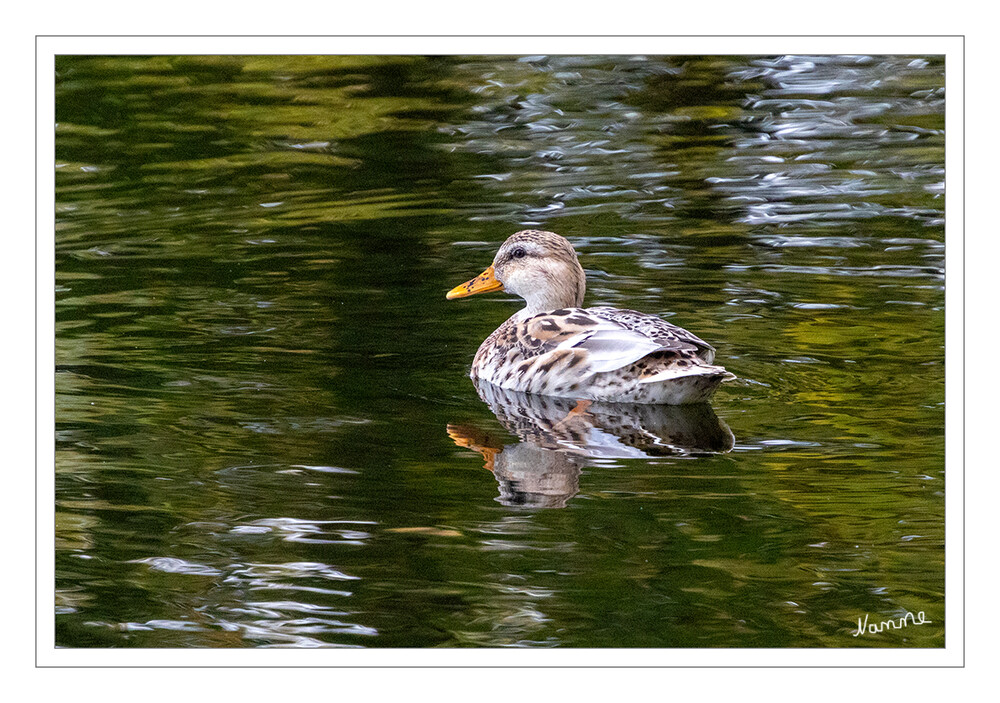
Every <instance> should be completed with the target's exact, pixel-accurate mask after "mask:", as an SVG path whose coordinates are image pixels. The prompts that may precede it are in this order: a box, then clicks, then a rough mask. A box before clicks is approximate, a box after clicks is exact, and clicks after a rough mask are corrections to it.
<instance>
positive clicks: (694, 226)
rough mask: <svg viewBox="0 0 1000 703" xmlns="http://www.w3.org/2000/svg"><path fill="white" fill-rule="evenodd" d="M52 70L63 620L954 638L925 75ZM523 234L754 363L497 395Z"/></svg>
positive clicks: (764, 65)
mask: <svg viewBox="0 0 1000 703" xmlns="http://www.w3.org/2000/svg"><path fill="white" fill-rule="evenodd" d="M56 67H57V76H56V80H55V95H56V115H57V123H58V124H57V125H56V164H55V166H56V168H55V182H56V200H57V202H56V223H57V228H56V252H55V253H56V311H55V312H56V340H55V345H56V369H55V373H56V428H55V429H56V465H55V471H56V495H55V496H54V500H55V505H56V513H55V520H56V538H57V539H56V555H55V557H56V584H55V585H56V603H55V615H54V617H55V622H56V643H57V645H59V646H64V647H267V646H296V647H316V646H341V647H433V646H448V647H461V646H493V647H496V646H519V647H702V646H709V647H719V646H725V647H855V646H860V647H864V646H878V647H908V646H910V647H912V646H918V647H940V646H943V644H944V638H945V634H944V633H945V627H946V622H945V618H944V615H945V614H944V478H945V477H944V413H945V408H944V363H943V362H944V222H943V217H944V185H943V184H944V168H943V164H944V65H943V62H941V61H940V60H937V59H935V58H933V57H924V58H917V57H838V58H832V57H735V56H732V57H526V58H523V59H518V58H516V57H499V58H489V57H194V56H189V57H117V58H116V57H68V56H67V57H60V58H59V59H58V60H57V62H56ZM526 227H540V228H545V229H550V230H553V231H556V232H558V233H560V234H562V235H564V236H566V237H568V238H569V239H570V240H571V241H572V242H573V244H574V246H575V247H576V248H577V251H578V252H579V254H580V259H581V262H582V264H583V266H584V268H585V269H586V271H587V274H588V294H587V304H588V305H613V306H619V307H628V308H633V309H637V310H642V311H645V312H652V313H658V314H660V315H662V316H664V317H667V318H669V319H670V320H671V321H672V322H674V323H677V324H680V325H682V326H684V327H686V328H688V329H690V330H691V331H692V332H694V333H695V334H697V335H698V336H700V337H702V338H703V339H705V340H706V341H708V342H710V343H711V344H713V345H714V346H715V347H716V348H717V350H718V355H717V361H718V362H719V363H721V364H723V365H724V366H726V368H728V369H729V370H730V371H732V372H733V373H734V374H736V375H737V376H738V380H737V381H735V382H732V383H729V384H726V385H725V386H724V387H723V388H722V389H720V390H719V392H718V393H717V394H716V395H715V397H714V398H713V400H712V403H711V407H710V408H709V407H700V408H693V409H670V408H661V409H657V408H645V409H643V408H635V407H631V408H629V407H625V408H610V409H609V408H595V409H594V411H593V412H591V413H589V414H588V415H586V416H582V417H574V419H572V421H571V422H570V423H569V424H559V423H560V420H562V419H563V418H564V417H566V414H567V413H568V410H569V408H570V407H572V404H570V405H569V406H565V405H563V404H560V402H558V401H552V400H551V399H549V400H545V399H541V400H539V399H523V398H521V399H518V398H513V399H512V398H504V397H497V396H496V394H494V395H490V394H489V392H488V389H487V390H486V391H483V397H482V398H481V397H480V391H479V390H477V388H476V387H475V386H474V385H473V383H472V382H471V381H470V379H469V378H468V375H467V374H468V369H469V366H470V364H471V361H472V356H473V354H474V353H475V350H476V348H477V347H478V345H479V343H480V342H481V341H482V339H484V338H485V337H486V335H488V334H489V333H490V332H491V331H492V330H493V329H494V328H495V327H496V326H498V325H499V324H500V323H501V322H502V321H503V320H504V319H506V317H507V316H509V315H510V314H512V313H513V312H514V310H515V309H516V305H517V303H516V302H515V301H514V300H513V299H511V298H509V297H506V296H505V295H504V294H494V295H492V296H477V297H475V298H470V299H468V300H457V301H446V300H445V298H444V294H445V292H446V291H448V290H449V289H450V288H451V287H453V286H454V285H456V284H458V283H461V282H462V281H465V280H466V279H468V278H470V277H471V276H473V275H475V274H477V273H479V272H480V271H481V270H482V269H483V268H485V266H486V265H488V264H489V262H490V261H491V259H492V256H493V252H494V251H495V249H496V247H497V246H498V245H499V243H500V242H501V241H503V239H504V238H505V237H506V236H508V235H509V234H511V233H513V232H514V231H516V230H518V229H523V228H526ZM917 611H925V612H926V616H927V619H929V620H931V621H933V623H932V624H924V625H919V626H910V627H908V628H906V629H905V630H902V631H887V632H884V633H882V634H878V635H870V636H864V637H853V636H852V632H853V631H855V630H856V628H857V620H858V618H859V617H862V618H863V617H864V616H865V615H866V614H868V615H870V619H871V621H876V620H882V619H885V618H889V617H893V618H899V617H900V616H902V615H903V614H905V613H906V612H913V613H916V612H917Z"/></svg>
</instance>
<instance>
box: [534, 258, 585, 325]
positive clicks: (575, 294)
mask: <svg viewBox="0 0 1000 703" xmlns="http://www.w3.org/2000/svg"><path fill="white" fill-rule="evenodd" d="M580 274H583V270H581V271H580ZM586 290H587V284H586V278H584V276H583V275H580V276H579V277H575V280H571V281H560V282H558V283H556V284H553V285H550V286H544V287H539V288H534V289H532V290H530V291H527V292H526V293H524V294H522V297H523V298H524V302H525V306H524V309H523V310H520V311H519V312H518V315H519V316H520V318H521V319H524V318H528V317H531V316H532V315H538V314H539V313H543V312H551V311H553V310H559V309H560V308H578V307H581V306H582V305H583V296H584V294H585V293H586Z"/></svg>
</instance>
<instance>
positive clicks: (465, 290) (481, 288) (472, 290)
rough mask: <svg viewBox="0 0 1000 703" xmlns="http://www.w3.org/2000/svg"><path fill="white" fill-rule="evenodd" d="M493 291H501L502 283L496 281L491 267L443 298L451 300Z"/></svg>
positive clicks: (456, 287)
mask: <svg viewBox="0 0 1000 703" xmlns="http://www.w3.org/2000/svg"><path fill="white" fill-rule="evenodd" d="M495 290H503V283H501V282H500V281H498V280H497V277H496V274H495V273H494V271H493V266H492V265H491V266H490V267H489V268H488V269H486V270H485V271H483V272H482V273H481V274H479V275H478V276H476V277H475V278H473V279H472V280H471V281H466V282H465V283H463V284H462V285H460V286H455V287H454V288H452V289H451V290H450V291H448V295H446V296H445V297H446V298H448V300H451V299H452V298H464V297H465V296H467V295H475V294H476V293H489V292H491V291H495Z"/></svg>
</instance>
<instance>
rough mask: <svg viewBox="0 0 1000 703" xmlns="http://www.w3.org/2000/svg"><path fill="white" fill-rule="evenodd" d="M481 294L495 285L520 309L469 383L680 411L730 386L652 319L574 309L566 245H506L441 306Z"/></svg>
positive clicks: (530, 240)
mask: <svg viewBox="0 0 1000 703" xmlns="http://www.w3.org/2000/svg"><path fill="white" fill-rule="evenodd" d="M484 276H485V277H486V279H484V278H483V277H484ZM490 282H492V283H490ZM487 284H488V285H489V287H488V288H486V289H487V290H498V289H500V286H501V284H502V287H503V289H505V290H508V291H510V292H513V293H516V294H517V295H520V296H521V297H522V298H524V299H525V301H526V303H527V306H526V307H525V308H524V309H523V310H521V311H519V312H517V313H515V314H514V315H513V316H512V317H511V318H510V319H508V320H507V321H506V322H504V323H503V324H502V325H501V326H500V327H499V328H497V329H496V330H495V331H494V332H493V333H492V334H491V335H490V336H489V337H487V338H486V340H485V341H484V342H483V343H482V345H481V346H480V347H479V351H478V352H476V356H475V358H474V359H473V363H472V370H471V376H472V378H473V379H477V380H478V379H482V380H485V381H487V382H489V383H492V384H494V385H496V386H499V387H500V388H505V389H509V390H513V391H520V392H526V393H538V394H542V395H553V396H560V397H569V398H584V399H592V400H603V401H615V402H633V403H664V404H670V405H679V404H684V403H694V402H700V401H704V400H707V399H708V398H709V397H710V396H711V394H712V393H713V392H714V391H715V389H716V388H717V387H718V386H719V384H720V383H721V382H722V381H723V380H725V379H727V378H731V377H732V375H731V374H729V373H728V372H726V370H725V369H724V368H722V367H721V366H715V365H713V361H714V358H715V349H713V348H712V346H711V345H709V344H707V343H706V342H704V341H702V340H701V339H699V338H698V337H697V336H695V335H693V334H691V333H690V332H688V331H687V330H685V329H683V328H681V327H677V326H676V325H672V324H670V323H669V322H666V321H665V320H663V319H661V318H659V317H657V316H655V315H649V314H646V313H641V312H636V311H635V310H622V309H618V308H610V307H594V308H583V307H580V306H581V305H582V303H583V297H584V292H585V290H586V278H585V275H584V273H583V269H582V268H581V267H580V264H579V262H578V261H577V258H576V252H575V251H574V250H573V247H572V245H571V244H570V243H569V241H568V240H566V239H564V238H563V237H560V236H559V235H557V234H554V233H552V232H544V231H541V230H525V231H522V232H518V233H516V234H514V235H512V236H511V237H510V238H508V239H507V241H506V242H504V243H503V245H502V246H501V247H500V249H499V251H498V252H497V254H496V257H495V258H494V260H493V265H492V266H491V267H490V268H489V269H487V270H486V271H485V272H484V273H483V274H482V275H481V276H479V277H477V278H476V279H472V280H471V281H469V282H468V283H466V284H463V285H462V286H459V287H457V288H456V289H454V290H453V291H452V293H451V294H449V296H450V297H452V296H453V297H463V296H464V295H468V294H471V293H475V292H479V290H478V288H481V287H483V286H484V285H487ZM456 291H461V292H460V293H458V294H456Z"/></svg>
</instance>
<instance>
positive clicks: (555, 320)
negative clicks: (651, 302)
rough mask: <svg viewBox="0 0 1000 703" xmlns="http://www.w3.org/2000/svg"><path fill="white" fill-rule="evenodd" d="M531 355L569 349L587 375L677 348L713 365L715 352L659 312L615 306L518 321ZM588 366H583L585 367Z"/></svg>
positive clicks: (563, 352) (559, 353)
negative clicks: (577, 358) (658, 315)
mask: <svg viewBox="0 0 1000 703" xmlns="http://www.w3.org/2000/svg"><path fill="white" fill-rule="evenodd" d="M517 335H518V337H519V340H518V341H519V342H520V344H521V345H522V346H523V347H524V348H525V349H526V350H530V351H531V353H530V356H537V355H541V354H546V355H548V354H551V353H553V352H555V354H552V357H553V358H562V357H566V355H567V352H568V353H571V354H573V355H574V356H577V357H579V358H580V360H581V361H586V364H584V365H582V366H583V367H585V369H586V373H604V372H607V371H614V370H616V369H620V368H622V367H624V366H628V365H629V364H632V363H635V362H636V361H638V360H640V359H642V358H643V357H645V356H648V355H649V354H651V353H653V352H675V353H677V354H679V355H684V356H689V357H691V356H694V357H698V358H699V359H701V360H703V361H705V362H706V363H711V359H712V358H713V357H714V354H715V350H714V349H713V348H712V347H711V346H709V345H708V344H706V343H705V342H703V341H701V340H700V339H698V338H697V337H695V336H694V335H693V334H691V333H690V332H687V331H686V330H684V329H682V328H680V327H677V326H676V325H671V324H670V323H668V322H665V321H664V320H662V319H660V318H658V317H655V316H654V315H645V314H643V313H639V312H635V311H634V310H618V309H615V308H587V309H582V308H569V309H566V310H556V311H554V312H551V313H544V314H541V315H535V316H533V317H530V318H528V319H527V320H525V321H523V322H522V323H520V325H518V328H517ZM583 370H584V369H583V368H581V369H580V371H583Z"/></svg>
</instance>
